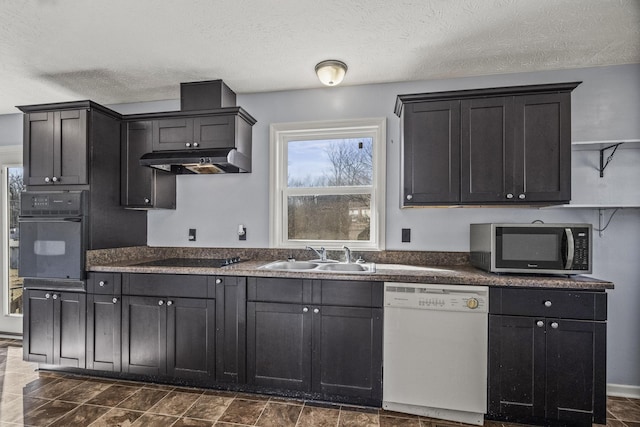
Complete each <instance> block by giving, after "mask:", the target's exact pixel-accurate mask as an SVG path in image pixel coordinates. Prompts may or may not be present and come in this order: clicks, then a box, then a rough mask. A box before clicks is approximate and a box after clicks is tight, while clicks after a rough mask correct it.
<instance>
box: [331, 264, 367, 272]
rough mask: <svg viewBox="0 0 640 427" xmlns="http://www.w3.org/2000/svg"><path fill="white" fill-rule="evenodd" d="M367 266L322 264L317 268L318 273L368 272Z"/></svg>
mask: <svg viewBox="0 0 640 427" xmlns="http://www.w3.org/2000/svg"><path fill="white" fill-rule="evenodd" d="M368 267H369V266H368V265H366V264H343V263H339V264H324V265H320V266H318V270H320V271H351V272H358V271H369V268H368Z"/></svg>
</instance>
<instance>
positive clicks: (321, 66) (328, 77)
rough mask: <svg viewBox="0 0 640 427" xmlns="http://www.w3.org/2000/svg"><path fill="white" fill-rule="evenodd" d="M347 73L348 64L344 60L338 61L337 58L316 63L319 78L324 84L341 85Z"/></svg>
mask: <svg viewBox="0 0 640 427" xmlns="http://www.w3.org/2000/svg"><path fill="white" fill-rule="evenodd" d="M346 73H347V64H345V63H344V62H342V61H336V60H335V59H330V60H327V61H322V62H320V63H318V65H316V74H317V75H318V78H319V79H320V81H321V82H322V84H324V85H327V86H336V85H339V84H340V82H342V79H344V75H345V74H346Z"/></svg>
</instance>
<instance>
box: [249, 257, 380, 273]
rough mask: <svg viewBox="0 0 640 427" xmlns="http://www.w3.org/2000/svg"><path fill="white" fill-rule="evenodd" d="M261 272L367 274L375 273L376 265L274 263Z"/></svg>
mask: <svg viewBox="0 0 640 427" xmlns="http://www.w3.org/2000/svg"><path fill="white" fill-rule="evenodd" d="M258 269H260V270H271V271H300V272H311V273H334V274H335V273H340V274H342V273H345V274H366V273H375V271H376V269H375V264H374V263H365V264H355V263H345V262H337V261H333V262H319V261H315V260H314V261H274V262H271V263H269V264H265V265H262V266H260V267H258Z"/></svg>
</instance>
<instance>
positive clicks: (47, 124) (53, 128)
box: [18, 101, 121, 190]
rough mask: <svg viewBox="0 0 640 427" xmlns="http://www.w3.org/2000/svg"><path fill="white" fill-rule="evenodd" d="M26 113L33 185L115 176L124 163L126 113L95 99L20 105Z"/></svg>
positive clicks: (27, 160) (91, 182)
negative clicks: (123, 121) (122, 140)
mask: <svg viewBox="0 0 640 427" xmlns="http://www.w3.org/2000/svg"><path fill="white" fill-rule="evenodd" d="M18 108H19V109H20V110H21V111H22V112H24V113H25V114H24V143H23V146H24V169H25V170H24V176H25V183H26V185H27V186H29V187H31V189H35V190H37V189H45V188H47V187H51V186H56V187H57V189H60V190H65V189H72V188H75V187H68V188H65V187H66V186H78V185H95V184H102V181H105V182H106V181H110V182H113V181H112V179H111V174H110V173H105V172H104V171H105V170H106V169H110V168H113V167H114V166H115V167H117V165H118V163H119V151H120V150H119V145H120V144H119V138H120V132H119V129H120V118H121V116H120V115H119V114H118V113H116V112H115V111H112V110H110V109H108V108H105V107H103V106H101V105H99V104H96V103H94V102H91V101H75V102H62V103H55V104H40V105H27V106H20V107H18Z"/></svg>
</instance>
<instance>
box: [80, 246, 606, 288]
mask: <svg viewBox="0 0 640 427" xmlns="http://www.w3.org/2000/svg"><path fill="white" fill-rule="evenodd" d="M125 249H129V248H125ZM114 251H118V250H114ZM91 252H94V251H91ZM443 254H444V253H443ZM119 255H123V256H114V255H113V253H109V252H98V251H97V252H95V253H93V254H91V256H88V257H87V258H88V261H89V262H88V263H87V264H88V265H87V270H88V271H95V272H121V273H160V274H200V275H212V276H213V275H216V276H247V277H296V278H305V279H327V280H375V281H387V282H408V283H434V284H460V285H482V286H507V287H523V288H557V289H581V290H598V291H602V290H606V289H613V287H614V285H613V283H611V282H608V281H604V280H599V279H595V278H591V277H586V276H551V275H519V274H518V275H516V274H494V273H487V272H485V271H482V270H479V269H477V268H475V267H472V266H469V265H467V264H460V263H458V264H454V265H424V264H423V265H410V264H409V263H407V264H405V263H404V262H398V263H387V262H377V263H376V271H375V273H360V272H359V273H344V272H334V271H332V272H313V271H281V270H279V271H276V270H265V269H261V268H260V267H261V266H263V265H265V264H268V263H270V262H273V261H276V260H277V259H273V258H271V259H251V260H247V261H243V262H240V263H238V264H233V265H229V266H225V267H214V266H211V267H173V266H140V265H136V264H139V263H142V262H146V261H151V260H157V259H163V258H169V257H175V255H176V254H175V251H174V252H172V253H171V255H168V254H166V253H164V254H160V253H158V251H151V252H149V251H133V252H132V251H128V252H127V251H126V250H125V251H123V252H122V253H119ZM202 255H203V254H198V257H201V258H214V257H215V256H202ZM206 255H209V254H206ZM178 258H179V256H178ZM245 259H246V258H245ZM281 259H282V258H281ZM395 259H398V257H396V258H395ZM438 260H439V261H446V259H443V258H442V257H439V258H438ZM398 261H401V259H398ZM409 261H410V259H409ZM437 264H439V263H437Z"/></svg>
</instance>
